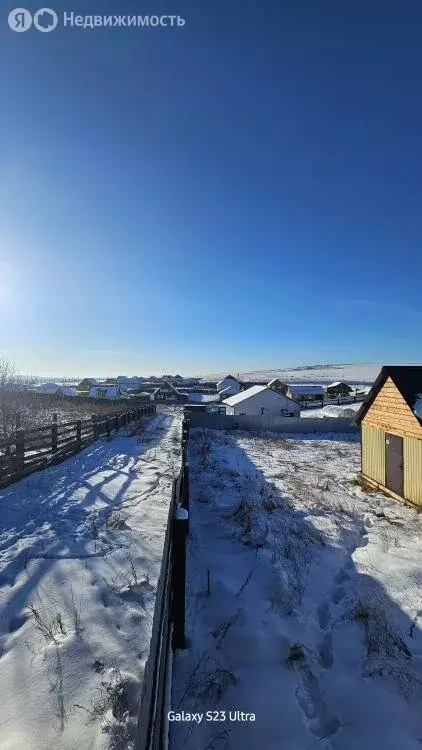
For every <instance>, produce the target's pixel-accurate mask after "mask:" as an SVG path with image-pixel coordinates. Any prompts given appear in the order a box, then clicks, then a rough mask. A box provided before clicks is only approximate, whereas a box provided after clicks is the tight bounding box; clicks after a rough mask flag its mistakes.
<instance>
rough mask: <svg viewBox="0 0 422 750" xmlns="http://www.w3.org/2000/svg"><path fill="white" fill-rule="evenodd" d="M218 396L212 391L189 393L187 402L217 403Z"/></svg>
mask: <svg viewBox="0 0 422 750" xmlns="http://www.w3.org/2000/svg"><path fill="white" fill-rule="evenodd" d="M219 401H220V396H219V395H218V394H212V393H189V403H193V404H195V403H199V404H211V403H219Z"/></svg>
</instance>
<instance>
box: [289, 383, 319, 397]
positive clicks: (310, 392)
mask: <svg viewBox="0 0 422 750" xmlns="http://www.w3.org/2000/svg"><path fill="white" fill-rule="evenodd" d="M287 395H288V396H289V398H293V399H295V401H322V400H323V398H324V388H323V387H322V385H312V384H309V385H289V387H288V389H287Z"/></svg>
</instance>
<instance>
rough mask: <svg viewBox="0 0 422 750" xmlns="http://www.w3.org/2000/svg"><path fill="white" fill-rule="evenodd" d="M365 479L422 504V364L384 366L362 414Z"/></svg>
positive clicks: (388, 492)
mask: <svg viewBox="0 0 422 750" xmlns="http://www.w3.org/2000/svg"><path fill="white" fill-rule="evenodd" d="M356 422H357V424H359V425H361V428H362V477H363V478H364V479H365V480H366V481H367V482H368V483H369V484H370V485H371V486H373V487H377V488H379V489H382V490H383V491H384V492H386V493H387V494H389V495H391V496H393V497H395V498H398V499H402V500H409V501H410V502H412V503H415V504H417V505H422V365H414V366H411V365H409V366H405V365H403V366H386V367H383V368H382V370H381V372H380V374H379V375H378V377H377V379H376V381H375V383H374V385H373V386H372V388H371V390H370V392H369V394H368V396H367V398H366V399H365V401H364V402H363V404H362V406H361V408H360V409H359V411H358V413H357V415H356Z"/></svg>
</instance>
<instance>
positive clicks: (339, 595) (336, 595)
mask: <svg viewBox="0 0 422 750" xmlns="http://www.w3.org/2000/svg"><path fill="white" fill-rule="evenodd" d="M345 595H346V591H345V589H344V588H343V586H337V588H335V589H333V591H332V593H331V601H332V602H333V604H339V602H341V600H342V599H344V597H345Z"/></svg>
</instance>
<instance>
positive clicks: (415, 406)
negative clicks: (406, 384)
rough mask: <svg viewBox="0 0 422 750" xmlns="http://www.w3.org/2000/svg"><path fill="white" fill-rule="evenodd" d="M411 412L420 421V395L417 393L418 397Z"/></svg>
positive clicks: (421, 408) (421, 410)
mask: <svg viewBox="0 0 422 750" xmlns="http://www.w3.org/2000/svg"><path fill="white" fill-rule="evenodd" d="M413 412H414V414H416V416H417V417H419V419H422V393H418V397H417V399H416V402H415V405H414V407H413Z"/></svg>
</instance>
